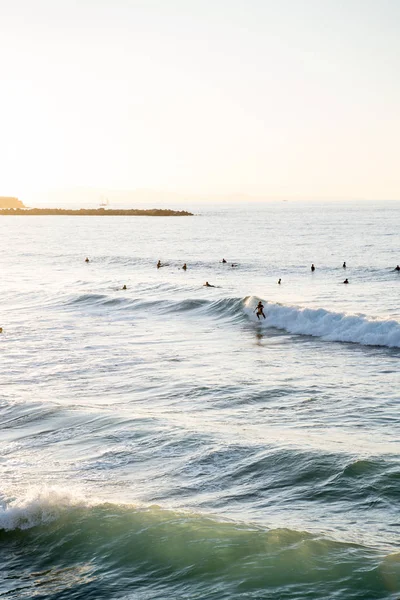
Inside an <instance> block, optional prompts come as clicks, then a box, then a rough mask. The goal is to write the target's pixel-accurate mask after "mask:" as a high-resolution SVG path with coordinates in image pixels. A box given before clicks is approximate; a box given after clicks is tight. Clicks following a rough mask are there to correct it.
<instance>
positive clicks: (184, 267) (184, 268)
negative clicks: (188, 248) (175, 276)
mask: <svg viewBox="0 0 400 600" xmlns="http://www.w3.org/2000/svg"><path fill="white" fill-rule="evenodd" d="M182 269H183V270H184V271H186V269H187V266H186V263H185V264H184V265H183V267H182Z"/></svg>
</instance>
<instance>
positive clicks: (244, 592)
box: [0, 202, 400, 600]
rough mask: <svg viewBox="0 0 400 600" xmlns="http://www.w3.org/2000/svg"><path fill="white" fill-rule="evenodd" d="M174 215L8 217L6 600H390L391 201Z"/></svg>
mask: <svg viewBox="0 0 400 600" xmlns="http://www.w3.org/2000/svg"><path fill="white" fill-rule="evenodd" d="M169 208H173V209H187V210H192V211H193V212H194V213H195V216H193V217H185V218H183V217H176V218H174V217H159V218H158V217H157V218H155V217H101V218H100V217H99V218H97V217H54V216H48V217H42V216H37V217H17V216H15V217H2V218H1V220H0V262H1V273H2V302H1V305H0V327H2V328H3V333H2V334H1V335H0V353H1V363H0V428H1V435H0V540H1V544H0V597H4V598H7V599H10V600H19V599H20V598H33V597H35V598H41V599H43V600H45V599H46V600H56V599H57V600H61V599H77V600H78V599H88V598H89V599H90V598H92V599H102V598H104V599H126V600H128V599H135V600H136V599H140V600H141V599H143V600H145V599H148V598H152V599H153V598H157V599H158V598H159V599H165V598H171V599H192V598H193V599H195V598H201V599H215V600H217V599H218V600H219V599H223V598H226V599H228V598H229V599H243V600H244V599H246V600H248V599H252V600H254V599H259V598H260V599H270V598H271V599H299V600H302V599H307V600H308V599H321V600H322V599H325V598H346V600H347V599H360V600H365V599H390V600H398V598H399V597H400V511H399V501H400V439H399V431H400V417H399V389H400V376H399V359H400V309H399V291H400V273H398V272H396V271H395V267H396V265H397V264H399V263H400V254H399V235H398V223H399V219H400V204H399V203H395V202H392V203H389V202H380V203H378V202H376V203H370V202H364V203H362V202H347V203H344V202H343V203H341V202H340V203H339V202H336V203H335V202H331V203H324V204H322V203H317V202H309V203H306V202H271V203H266V204H248V205H241V204H237V205H231V206H229V207H227V206H214V205H200V206H176V207H175V206H171V207H169ZM86 257H89V260H90V262H89V263H85V258H86ZM223 258H224V259H225V260H226V261H227V262H226V263H222V259H223ZM158 260H161V262H162V263H163V264H164V265H165V266H163V267H162V268H160V269H157V268H156V264H157V261H158ZM344 261H346V264H347V268H346V269H344V268H343V267H342V264H343V262H344ZM184 263H187V267H188V268H187V271H186V272H185V271H184V270H182V266H183V264H184ZM312 263H314V264H315V266H316V270H315V272H313V273H312V272H311V269H310V266H311V264H312ZM232 265H235V266H232ZM345 278H348V280H349V284H348V285H343V281H344V279H345ZM279 279H281V284H278V280H279ZM206 281H208V282H209V283H210V284H211V285H212V286H215V287H210V288H207V287H204V285H203V284H204V283H205V282H206ZM124 285H125V286H126V289H123V286H124ZM259 301H261V302H262V303H263V305H264V311H265V317H266V318H265V319H263V318H261V319H260V320H259V319H257V316H256V314H255V308H256V305H257V303H258V302H259Z"/></svg>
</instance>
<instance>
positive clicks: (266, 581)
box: [0, 490, 400, 599]
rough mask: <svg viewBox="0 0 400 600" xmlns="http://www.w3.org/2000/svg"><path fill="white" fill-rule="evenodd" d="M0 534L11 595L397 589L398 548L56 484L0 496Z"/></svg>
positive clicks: (362, 593) (373, 593) (321, 593)
mask: <svg viewBox="0 0 400 600" xmlns="http://www.w3.org/2000/svg"><path fill="white" fill-rule="evenodd" d="M0 541H1V544H0V558H1V559H3V561H4V562H3V563H2V564H3V565H6V566H7V567H9V565H10V564H11V567H10V569H12V572H13V577H12V582H11V583H10V584H9V587H8V588H7V590H8V592H7V597H12V598H18V597H21V596H18V593H20V590H21V584H23V585H24V586H25V591H26V593H25V595H24V597H28V596H29V597H32V596H33V595H35V594H34V593H33V591H34V589H35V586H36V587H37V586H39V585H40V590H41V594H46V593H49V592H53V593H54V592H58V593H60V592H61V590H64V591H65V588H68V593H69V595H68V598H89V597H90V598H111V597H117V596H118V597H127V596H125V594H127V593H128V592H129V593H131V594H132V592H133V590H134V589H136V591H138V590H142V591H143V592H145V591H146V593H147V594H148V595H147V596H146V597H152V598H166V597H171V598H173V597H175V598H176V597H185V598H186V597H193V598H194V597H201V598H216V597H218V598H235V597H236V598H244V597H257V598H270V597H282V598H289V597H290V598H295V597H296V598H297V597H299V598H300V597H305V596H307V597H313V598H323V597H324V598H325V597H333V596H334V595H335V594H339V595H340V597H346V598H360V599H361V598H366V597H369V598H372V597H374V598H381V597H382V598H383V597H387V596H386V595H385V594H387V592H388V591H389V590H390V591H391V592H395V591H398V590H399V589H400V554H389V555H385V554H384V553H380V552H377V551H376V550H374V549H371V548H368V547H366V546H363V545H362V544H351V543H344V542H339V541H334V540H331V539H328V538H324V537H321V536H318V535H313V534H310V533H308V532H306V531H295V530H291V529H285V528H272V529H265V528H261V527H258V526H255V525H251V524H244V523H240V522H236V521H228V520H226V521H224V520H217V519H215V518H213V517H207V516H204V515H200V514H193V513H187V512H176V511H171V510H163V509H161V508H159V507H155V506H150V507H138V506H134V505H120V504H112V503H100V502H88V501H84V500H81V499H79V498H75V497H74V496H72V495H71V494H69V493H67V492H60V491H56V490H48V491H47V492H39V493H37V494H36V495H35V494H33V493H32V494H31V495H30V496H29V497H27V498H25V499H21V500H14V501H12V502H10V503H9V504H7V505H4V506H3V509H2V512H1V516H0ZM65 569H68V570H69V577H68V578H65V577H64V578H63V577H62V576H61V575H62V573H63V572H64V570H65ZM19 574H20V576H19ZM27 575H28V576H27ZM10 579H11V578H10ZM55 583H56V585H57V586H58V588H57V587H56V588H54V585H55ZM11 585H15V592H16V595H15V596H11V593H10V592H11V591H12V590H10V586H11ZM27 586H31V588H29V589H30V591H31V595H29V593H28V592H29V589H27ZM71 586H72V587H71ZM69 588H71V589H69ZM216 590H218V594H217V595H216V596H215V592H216ZM306 590H307V593H306V594H305V591H306ZM0 591H1V584H0ZM213 594H214V595H213ZM247 594H250V595H249V596H247ZM271 594H273V596H271ZM304 594H305V595H304ZM331 595H332V596H331ZM41 597H43V598H44V597H49V596H47V595H46V596H45V595H43V596H41ZM51 597H53V596H51ZM129 597H131V596H129ZM135 597H136V596H135Z"/></svg>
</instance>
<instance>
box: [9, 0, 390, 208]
mask: <svg viewBox="0 0 400 600" xmlns="http://www.w3.org/2000/svg"><path fill="white" fill-rule="evenodd" d="M399 73H400V2H399V0H276V1H272V0H0V195H13V196H18V197H19V198H21V199H22V200H28V201H29V199H31V198H34V197H37V196H38V195H40V194H42V193H44V192H45V191H46V190H47V191H48V190H70V189H71V190H72V189H74V188H81V189H82V188H96V189H99V190H101V189H103V190H134V189H137V188H141V189H142V188H144V189H151V190H162V191H164V192H176V193H178V194H194V195H198V196H204V197H206V196H209V197H212V196H215V195H224V196H230V195H234V194H248V195H250V196H253V197H254V198H267V197H284V198H300V197H302V198H308V197H310V198H340V199H346V198H366V199H381V200H390V199H395V200H399V199H400V169H399V140H400V110H399V107H400V78H399Z"/></svg>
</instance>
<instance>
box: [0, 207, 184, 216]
mask: <svg viewBox="0 0 400 600" xmlns="http://www.w3.org/2000/svg"><path fill="white" fill-rule="evenodd" d="M15 215H18V216H20V215H22V216H24V217H26V216H47V215H51V216H66V215H68V216H78V217H191V216H193V213H190V212H188V211H186V210H170V209H162V208H150V209H136V208H134V209H126V210H124V209H121V210H120V209H107V210H106V209H104V208H93V209H92V208H79V209H77V210H71V209H66V208H28V209H19V208H16V209H14V208H8V209H3V210H0V216H15Z"/></svg>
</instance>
